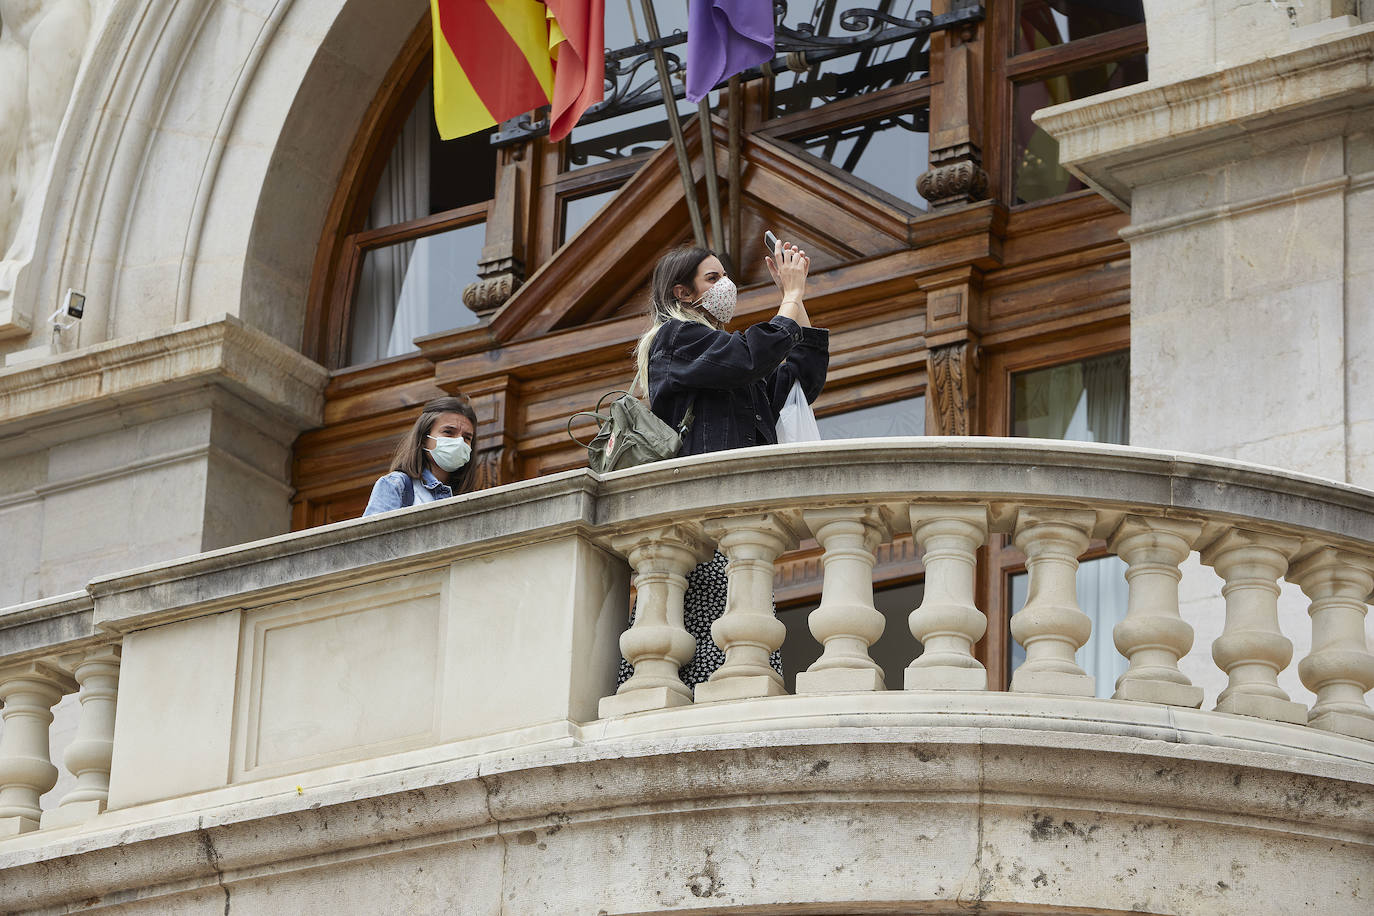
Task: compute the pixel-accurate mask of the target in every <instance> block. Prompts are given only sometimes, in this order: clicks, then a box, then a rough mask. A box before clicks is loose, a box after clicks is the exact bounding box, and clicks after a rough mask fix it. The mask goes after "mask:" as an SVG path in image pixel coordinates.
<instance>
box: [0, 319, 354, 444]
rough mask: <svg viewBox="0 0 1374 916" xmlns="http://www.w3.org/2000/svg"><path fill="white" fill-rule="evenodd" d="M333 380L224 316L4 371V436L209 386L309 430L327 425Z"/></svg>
mask: <svg viewBox="0 0 1374 916" xmlns="http://www.w3.org/2000/svg"><path fill="white" fill-rule="evenodd" d="M328 379H329V373H328V370H326V369H324V368H323V367H322V366H319V365H317V364H316V363H314V362H311V361H310V360H308V359H306V358H305V357H304V356H302V355H301V354H299V353H297V352H296V351H294V350H292V349H291V348H290V347H288V346H286V345H285V344H283V343H281V342H280V341H278V340H276V339H275V338H273V337H269V336H268V335H267V334H264V333H263V332H261V331H258V330H256V329H254V328H251V327H249V326H247V325H245V324H244V323H243V322H242V321H240V320H239V319H237V318H235V317H233V316H231V315H224V316H221V317H218V318H215V319H213V320H210V321H203V322H196V323H192V324H183V325H178V326H176V327H174V328H170V329H168V330H165V331H158V332H156V333H153V334H149V335H146V336H142V337H135V338H126V339H122V340H113V341H108V342H106V343H101V344H97V345H95V346H93V347H88V348H86V349H83V350H80V351H78V352H76V353H72V354H69V355H65V356H62V357H59V358H56V359H52V360H48V361H45V362H43V363H40V364H37V365H21V366H18V367H15V368H12V369H5V370H0V438H5V437H8V436H10V435H13V434H16V433H20V432H23V431H25V430H26V429H28V428H30V427H32V426H35V425H43V424H49V423H52V422H54V421H57V420H61V419H62V418H63V417H64V416H67V415H75V414H89V413H90V412H91V411H92V410H99V409H102V408H104V409H109V408H113V407H117V406H126V405H129V404H133V403H141V402H145V401H150V400H153V399H156V398H161V397H165V396H166V395H168V394H172V393H176V392H178V391H181V390H184V389H187V388H192V387H198V386H203V385H206V384H210V385H217V386H220V387H222V388H225V389H227V390H229V391H231V392H232V393H234V394H236V395H238V396H240V397H242V398H244V399H245V400H248V401H249V402H251V403H254V404H255V405H257V406H258V407H260V408H262V409H264V410H267V411H269V412H270V413H272V414H274V415H275V416H277V417H278V418H280V419H281V420H284V421H285V422H287V423H289V424H292V425H294V426H296V427H298V428H301V429H304V428H308V427H310V426H316V425H318V424H319V423H320V422H321V416H322V411H323V404H324V398H323V391H324V386H325V383H326V382H327V381H328Z"/></svg>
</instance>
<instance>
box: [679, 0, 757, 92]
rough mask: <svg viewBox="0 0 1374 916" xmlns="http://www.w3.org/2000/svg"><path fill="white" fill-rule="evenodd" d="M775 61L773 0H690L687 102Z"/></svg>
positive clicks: (688, 12)
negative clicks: (765, 62) (738, 76)
mask: <svg viewBox="0 0 1374 916" xmlns="http://www.w3.org/2000/svg"><path fill="white" fill-rule="evenodd" d="M772 58H773V0H690V6H689V7H688V10H687V101H689V102H697V101H700V100H701V99H703V98H705V97H706V94H707V93H709V92H710V91H711V89H712V88H713V87H714V86H715V85H716V83H719V82H720V81H721V80H723V79H726V78H727V77H731V76H734V75H735V74H736V73H742V72H744V71H745V70H748V69H749V68H750V67H756V66H758V65H759V64H761V63H763V62H764V61H766V60H771V59H772Z"/></svg>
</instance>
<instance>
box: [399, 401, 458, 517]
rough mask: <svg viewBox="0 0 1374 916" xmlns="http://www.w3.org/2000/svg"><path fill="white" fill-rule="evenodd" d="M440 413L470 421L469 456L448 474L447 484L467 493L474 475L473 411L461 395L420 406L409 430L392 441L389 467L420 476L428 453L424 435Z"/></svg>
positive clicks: (417, 478) (418, 478)
mask: <svg viewBox="0 0 1374 916" xmlns="http://www.w3.org/2000/svg"><path fill="white" fill-rule="evenodd" d="M441 413H456V414H462V415H463V416H465V417H467V418H468V419H469V420H470V421H472V457H471V458H469V459H468V463H467V464H465V465H463V466H462V467H461V468H459V469H458V470H456V471H452V472H450V473H449V475H448V486H449V489H451V490H452V491H453V492H454V493H470V492H471V491H472V485H473V483H474V482H475V480H476V478H477V473H476V472H475V471H474V470H473V468H474V467H475V466H476V464H477V412H476V411H475V410H473V409H472V404H470V403H469V402H468V399H467V398H465V397H462V396H461V395H460V396H458V397H451V398H435V399H434V400H432V401H430V402H429V403H428V404H426V405H425V406H424V408H423V409H422V410H421V411H420V415H419V416H418V417H416V418H415V423H414V424H413V425H412V426H411V427H410V431H409V432H407V433H406V434H405V435H404V436H402V437H401V441H400V442H397V443H396V451H395V452H394V453H393V454H392V456H391V470H393V471H404V472H405V473H407V474H409V475H410V476H411V477H414V478H415V479H416V480H420V479H421V478H422V477H423V474H424V469H425V462H426V461H428V460H429V455H428V453H427V452H426V451H425V437H426V436H428V435H429V431H430V430H431V429H433V428H434V421H435V419H437V418H438V416H439V414H441Z"/></svg>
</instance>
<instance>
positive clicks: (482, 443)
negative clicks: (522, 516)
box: [461, 375, 520, 490]
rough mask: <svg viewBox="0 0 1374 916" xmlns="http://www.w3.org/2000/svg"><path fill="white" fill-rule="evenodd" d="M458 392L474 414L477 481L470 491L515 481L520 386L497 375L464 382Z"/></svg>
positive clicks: (518, 477) (512, 379)
mask: <svg viewBox="0 0 1374 916" xmlns="http://www.w3.org/2000/svg"><path fill="white" fill-rule="evenodd" d="M461 392H462V394H464V395H466V396H467V398H468V400H470V401H472V407H473V409H474V410H476V411H477V454H476V455H474V456H473V459H472V460H473V461H476V462H477V467H476V469H475V471H476V474H477V479H476V480H475V481H474V482H473V489H475V490H485V489H487V488H488V487H499V486H500V485H501V484H503V483H511V482H512V481H515V480H519V479H520V474H519V470H518V468H517V466H516V464H517V459H518V458H519V454H518V451H517V449H516V433H517V432H518V426H517V424H518V419H517V412H518V407H519V397H520V383H519V382H518V381H516V380H515V379H514V378H512V377H511V376H509V375H497V376H492V377H490V378H484V379H479V380H477V381H474V382H469V383H466V384H464V385H463V386H462V388H461Z"/></svg>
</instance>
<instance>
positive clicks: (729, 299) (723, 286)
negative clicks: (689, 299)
mask: <svg viewBox="0 0 1374 916" xmlns="http://www.w3.org/2000/svg"><path fill="white" fill-rule="evenodd" d="M692 304H693V305H699V306H701V307H702V308H704V309H706V311H707V312H708V313H710V315H711V317H713V318H715V319H716V320H717V321H719V322H720V323H721V324H728V323H729V322H730V319H731V318H733V317H735V284H734V282H733V281H732V280H731V279H730V278H729V277H721V278H720V279H719V280H717V281H716V282H715V283H713V284H711V288H710V289H708V290H707V291H706V292H705V293H702V296H701V298H700V299H698V300H697V301H696V302H693V303H692Z"/></svg>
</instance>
